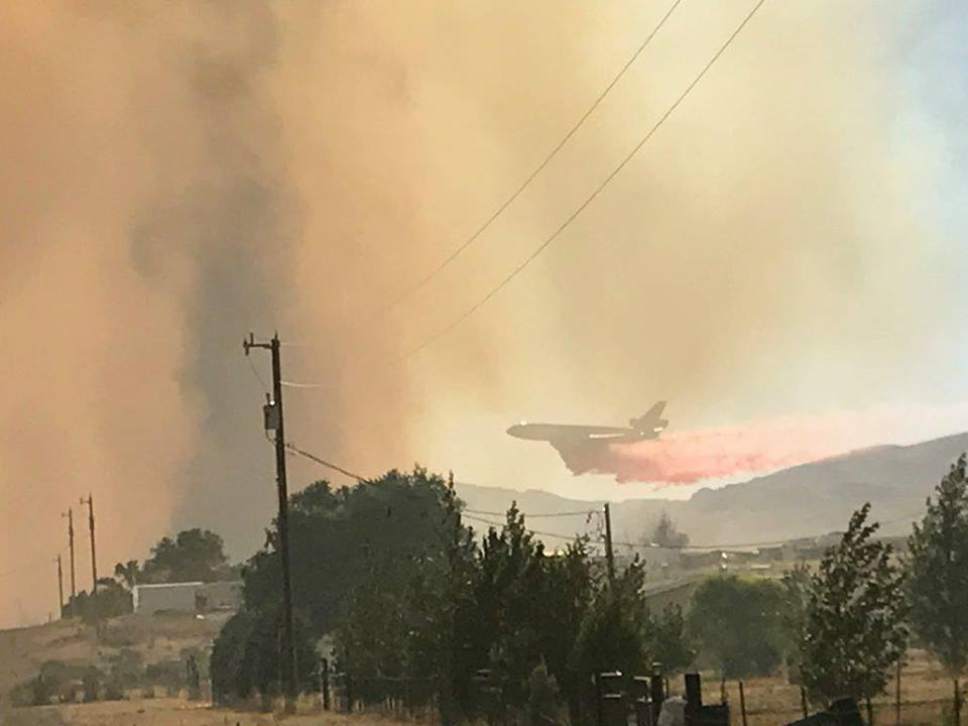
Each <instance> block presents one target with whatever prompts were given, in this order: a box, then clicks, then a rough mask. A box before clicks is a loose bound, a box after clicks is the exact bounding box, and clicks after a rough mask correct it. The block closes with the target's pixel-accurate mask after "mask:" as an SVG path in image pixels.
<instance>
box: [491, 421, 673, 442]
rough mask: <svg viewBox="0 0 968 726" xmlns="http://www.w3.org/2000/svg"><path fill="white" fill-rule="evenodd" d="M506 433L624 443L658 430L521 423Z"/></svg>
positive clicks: (554, 439) (655, 434)
mask: <svg viewBox="0 0 968 726" xmlns="http://www.w3.org/2000/svg"><path fill="white" fill-rule="evenodd" d="M507 432H508V434H510V435H511V436H513V437H515V438H517V439H526V440H528V441H547V442H548V443H551V444H554V443H556V442H561V443H577V442H580V441H587V442H601V443H603V444H606V443H608V444H626V443H634V442H636V441H644V440H646V439H656V438H658V437H659V432H658V431H638V430H636V429H633V428H626V427H623V426H578V425H573V424H547V423H523V424H518V425H517V426H512V427H511V428H509V429H508V431H507Z"/></svg>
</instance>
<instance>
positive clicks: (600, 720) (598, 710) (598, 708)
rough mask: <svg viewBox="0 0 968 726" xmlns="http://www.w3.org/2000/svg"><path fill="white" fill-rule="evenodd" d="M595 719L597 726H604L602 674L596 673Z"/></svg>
mask: <svg viewBox="0 0 968 726" xmlns="http://www.w3.org/2000/svg"><path fill="white" fill-rule="evenodd" d="M594 678H595V717H596V718H597V721H596V723H597V724H598V726H605V717H604V715H603V713H602V695H603V694H602V674H601V673H596V674H595V676H594Z"/></svg>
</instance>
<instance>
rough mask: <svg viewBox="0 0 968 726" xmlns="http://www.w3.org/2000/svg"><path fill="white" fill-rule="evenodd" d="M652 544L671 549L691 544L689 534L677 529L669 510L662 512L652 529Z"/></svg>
mask: <svg viewBox="0 0 968 726" xmlns="http://www.w3.org/2000/svg"><path fill="white" fill-rule="evenodd" d="M650 544H657V545H658V546H659V547H667V548H669V549H676V548H682V547H685V546H687V545H688V544H689V535H688V534H686V533H685V532H680V531H679V530H678V529H676V525H675V522H673V521H672V518H671V517H670V516H669V514H668V513H667V512H662V514H661V515H660V516H659V521H658V522H656V525H655V527H654V528H653V530H652V537H651V539H650Z"/></svg>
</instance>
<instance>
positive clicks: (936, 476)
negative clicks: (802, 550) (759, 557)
mask: <svg viewBox="0 0 968 726" xmlns="http://www.w3.org/2000/svg"><path fill="white" fill-rule="evenodd" d="M966 450H968V433H964V434H956V435H953V436H946V437H944V438H940V439H933V440H931V441H926V442H923V443H919V444H914V445H911V446H878V447H874V448H869V449H864V450H860V451H854V452H851V453H848V454H844V455H842V456H837V457H833V458H829V459H823V460H820V461H815V462H811V463H809V464H802V465H800V466H795V467H791V468H789V469H784V470H781V471H778V472H775V473H773V474H769V475H767V476H761V477H757V478H754V479H751V480H750V481H747V482H743V483H739V484H731V485H728V486H724V487H722V488H719V489H702V490H700V491H698V492H696V493H695V494H694V495H693V496H692V497H691V498H690V499H688V500H675V501H673V500H662V499H633V500H628V501H624V502H617V503H615V504H613V505H612V522H613V529H614V533H615V539H616V540H617V541H632V542H638V541H640V540H641V539H642V537H643V536H644V533H645V532H647V531H648V530H650V528H651V527H652V525H653V523H654V522H655V521H656V519H657V517H658V516H659V514H660V513H661V512H663V511H666V512H668V513H669V515H670V516H671V517H672V518H673V519H674V520H675V521H676V523H677V525H678V527H679V528H680V529H681V530H683V531H685V532H687V533H688V534H689V536H690V538H691V540H692V542H693V543H694V544H716V543H723V542H730V543H734V542H749V541H762V540H779V539H791V538H795V537H804V536H811V535H816V534H822V533H826V532H830V531H836V530H839V529H843V527H844V525H845V524H846V521H847V518H848V517H849V516H850V513H851V512H852V511H853V510H854V509H856V508H857V507H859V506H860V505H861V504H863V503H864V502H868V501H869V502H871V504H872V509H873V516H874V517H875V518H876V519H878V520H879V521H881V522H883V523H884V527H883V531H884V533H886V534H903V533H906V532H908V531H910V523H911V521H912V520H913V518H914V517H915V516H916V515H918V514H920V512H921V511H922V510H923V508H924V500H925V497H927V496H928V495H929V494H931V492H932V490H933V488H934V486H935V485H936V484H937V483H938V481H939V480H940V479H941V477H942V476H943V475H944V473H945V472H946V471H947V469H948V466H949V465H950V464H951V463H952V462H953V461H954V460H955V459H956V458H957V457H958V455H959V454H961V453H962V452H964V451H966ZM458 490H459V493H460V496H461V497H462V498H463V499H464V501H465V502H466V503H467V508H468V509H471V510H480V511H487V512H501V511H504V510H505V509H507V507H509V506H510V505H511V502H512V501H515V500H516V501H517V503H518V508H519V509H521V510H522V511H524V512H541V513H563V512H571V511H582V510H588V509H595V508H600V507H601V502H587V501H578V500H573V499H566V498H564V497H559V496H556V495H554V494H550V493H548V492H540V491H535V490H528V491H524V492H521V491H514V490H511V489H499V488H490V487H481V486H472V485H465V484H458ZM484 518H485V519H493V520H495V521H498V520H500V519H501V518H500V517H484ZM469 523H470V524H472V525H474V526H475V527H486V526H487V525H485V524H482V523H480V522H476V521H470V522H469ZM528 524H529V526H530V527H533V528H534V529H536V530H539V531H542V532H548V533H551V534H557V535H562V536H566V535H573V534H574V533H575V532H576V531H586V532H591V531H593V530H594V529H595V527H596V526H597V523H596V521H594V520H593V521H592V522H590V523H586V520H585V518H582V517H574V518H572V517H552V518H547V519H532V520H530V521H529V522H528ZM547 540H548V543H549V544H551V543H553V542H557V541H560V540H557V539H556V538H553V537H548V538H547Z"/></svg>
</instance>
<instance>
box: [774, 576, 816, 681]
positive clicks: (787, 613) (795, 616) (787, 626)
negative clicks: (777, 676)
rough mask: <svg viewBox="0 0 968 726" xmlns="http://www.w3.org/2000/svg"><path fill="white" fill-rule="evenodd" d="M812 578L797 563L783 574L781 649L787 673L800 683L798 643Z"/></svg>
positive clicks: (804, 618) (800, 639) (801, 638)
mask: <svg viewBox="0 0 968 726" xmlns="http://www.w3.org/2000/svg"><path fill="white" fill-rule="evenodd" d="M811 584H812V580H811V577H810V568H809V567H808V566H807V565H806V564H804V563H797V564H796V565H794V566H793V569H791V570H788V571H787V572H785V573H784V574H783V579H782V580H781V581H780V586H781V587H782V588H783V606H782V610H781V612H782V616H781V618H780V622H781V623H782V626H783V636H784V637H783V651H784V655H785V656H786V662H787V675H788V677H789V678H790V680H791V682H793V683H800V643H801V641H802V640H803V628H804V624H805V621H806V612H807V603H808V602H809V600H810V588H811Z"/></svg>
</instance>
